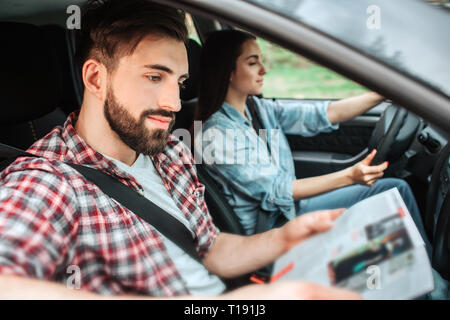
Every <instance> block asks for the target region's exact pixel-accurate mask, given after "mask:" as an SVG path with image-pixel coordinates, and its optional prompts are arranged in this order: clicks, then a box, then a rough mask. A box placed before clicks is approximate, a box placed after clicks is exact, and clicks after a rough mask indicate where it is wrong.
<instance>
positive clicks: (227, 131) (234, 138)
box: [202, 97, 338, 234]
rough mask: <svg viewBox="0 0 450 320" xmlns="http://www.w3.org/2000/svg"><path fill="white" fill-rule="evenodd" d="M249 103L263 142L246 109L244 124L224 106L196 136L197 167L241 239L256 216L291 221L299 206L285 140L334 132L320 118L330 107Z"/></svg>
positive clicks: (266, 101)
mask: <svg viewBox="0 0 450 320" xmlns="http://www.w3.org/2000/svg"><path fill="white" fill-rule="evenodd" d="M254 101H255V106H256V110H257V111H258V114H259V117H260V119H261V123H262V125H263V127H264V128H265V129H266V130H264V131H267V132H266V136H265V135H264V133H265V132H264V131H262V132H260V133H259V135H258V133H257V132H256V131H255V130H254V129H253V126H252V117H251V114H250V112H249V109H248V107H247V106H246V107H245V113H246V116H247V118H248V119H246V118H245V117H244V116H243V115H242V114H241V113H239V112H238V111H237V110H236V109H235V108H234V107H233V106H231V105H230V104H228V103H227V102H224V103H223V105H222V106H221V108H220V109H219V110H218V111H217V112H216V113H214V114H213V115H212V116H211V117H210V118H209V119H208V120H207V121H206V122H205V123H204V124H203V130H202V132H203V135H202V141H203V148H202V159H203V163H204V164H205V167H206V169H207V171H208V173H210V175H211V176H212V177H213V178H214V179H215V180H216V181H218V183H219V185H220V186H221V188H222V191H223V194H224V196H225V198H226V199H227V200H228V202H229V204H230V205H231V206H232V207H233V209H234V211H235V213H236V214H237V215H238V216H239V219H240V221H241V223H242V225H243V227H244V229H245V231H246V233H247V234H253V233H254V232H255V227H256V222H257V215H258V214H261V211H262V210H263V211H266V212H267V213H268V214H270V215H271V216H272V217H276V216H278V215H279V214H283V215H284V216H285V217H286V218H287V219H292V218H294V217H295V216H296V212H298V210H299V206H300V203H299V202H298V201H294V200H293V198H292V181H293V180H295V179H296V177H295V169H294V160H293V157H292V153H291V149H290V147H289V144H288V140H287V138H286V136H285V134H298V135H302V136H314V135H316V134H318V133H320V132H330V131H332V130H333V129H337V127H338V125H332V124H331V123H330V122H329V121H328V118H327V116H326V111H327V108H328V105H329V103H330V101H323V102H298V101H292V102H291V101H289V102H281V101H273V100H270V99H259V98H256V97H254ZM264 136H265V137H266V138H265V139H263V138H262V137H264ZM265 141H267V144H266V142H265Z"/></svg>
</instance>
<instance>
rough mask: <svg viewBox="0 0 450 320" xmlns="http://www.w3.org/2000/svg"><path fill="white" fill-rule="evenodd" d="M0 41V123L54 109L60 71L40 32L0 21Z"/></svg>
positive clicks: (37, 29) (22, 25)
mask: <svg viewBox="0 0 450 320" xmlns="http://www.w3.org/2000/svg"><path fill="white" fill-rule="evenodd" d="M0 41H1V43H2V50H0V61H1V62H2V63H3V65H2V66H1V70H2V71H1V73H0V112H1V117H0V124H17V123H22V122H25V121H29V120H32V119H36V118H39V117H41V116H43V115H45V114H47V113H50V112H51V111H53V110H54V109H55V108H56V107H58V103H59V101H60V99H61V95H62V93H61V82H62V80H61V74H62V71H61V70H60V68H59V64H58V63H57V59H58V57H57V56H56V53H55V51H54V49H53V47H52V44H51V42H50V39H48V38H47V36H46V35H45V33H44V32H43V30H41V29H40V28H39V27H37V26H34V25H30V24H25V23H16V22H0Z"/></svg>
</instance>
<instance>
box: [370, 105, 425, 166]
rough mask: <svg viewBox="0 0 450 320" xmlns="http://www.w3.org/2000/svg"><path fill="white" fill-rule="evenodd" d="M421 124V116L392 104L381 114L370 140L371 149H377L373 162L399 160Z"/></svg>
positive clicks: (375, 163)
mask: <svg viewBox="0 0 450 320" xmlns="http://www.w3.org/2000/svg"><path fill="white" fill-rule="evenodd" d="M419 126H420V118H418V117H417V116H415V115H413V114H412V113H410V112H408V111H407V110H405V109H403V108H400V107H398V106H396V105H394V104H390V105H389V106H388V107H387V108H386V109H385V110H384V111H383V113H382V114H381V117H380V120H379V121H378V122H377V124H376V125H375V129H374V130H373V132H372V136H371V137H370V140H369V146H368V147H369V150H372V149H377V154H376V155H375V157H374V159H373V161H372V163H371V164H373V165H377V164H380V163H382V162H384V161H389V162H394V161H395V160H398V159H399V158H400V157H401V156H402V155H403V154H404V153H405V152H406V151H407V150H408V148H409V146H410V145H411V143H412V142H413V140H414V137H415V135H416V132H417V130H418V129H419Z"/></svg>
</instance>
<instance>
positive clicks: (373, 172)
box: [348, 149, 389, 187]
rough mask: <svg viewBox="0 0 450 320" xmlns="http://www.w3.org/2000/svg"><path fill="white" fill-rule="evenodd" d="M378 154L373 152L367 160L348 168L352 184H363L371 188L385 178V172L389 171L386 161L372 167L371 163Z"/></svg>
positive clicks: (375, 151)
mask: <svg viewBox="0 0 450 320" xmlns="http://www.w3.org/2000/svg"><path fill="white" fill-rule="evenodd" d="M376 153H377V150H375V149H374V150H372V152H371V153H370V154H369V155H368V156H367V157H366V158H365V159H363V160H361V161H360V162H358V163H356V164H355V165H353V166H351V167H350V168H348V170H349V177H350V179H351V181H352V182H353V183H352V184H362V185H366V186H369V187H371V186H372V185H373V184H374V183H375V182H376V181H377V180H378V179H380V178H381V177H382V176H383V174H384V170H386V169H387V167H388V165H389V163H388V162H387V161H385V162H383V163H382V164H379V165H376V166H371V165H370V163H371V162H372V160H373V158H374V157H375V154H376Z"/></svg>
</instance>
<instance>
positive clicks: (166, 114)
mask: <svg viewBox="0 0 450 320" xmlns="http://www.w3.org/2000/svg"><path fill="white" fill-rule="evenodd" d="M149 116H162V117H167V118H171V119H172V120H171V122H173V121H175V112H171V111H167V110H147V111H144V112H143V113H142V115H141V119H145V118H147V117H149Z"/></svg>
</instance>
